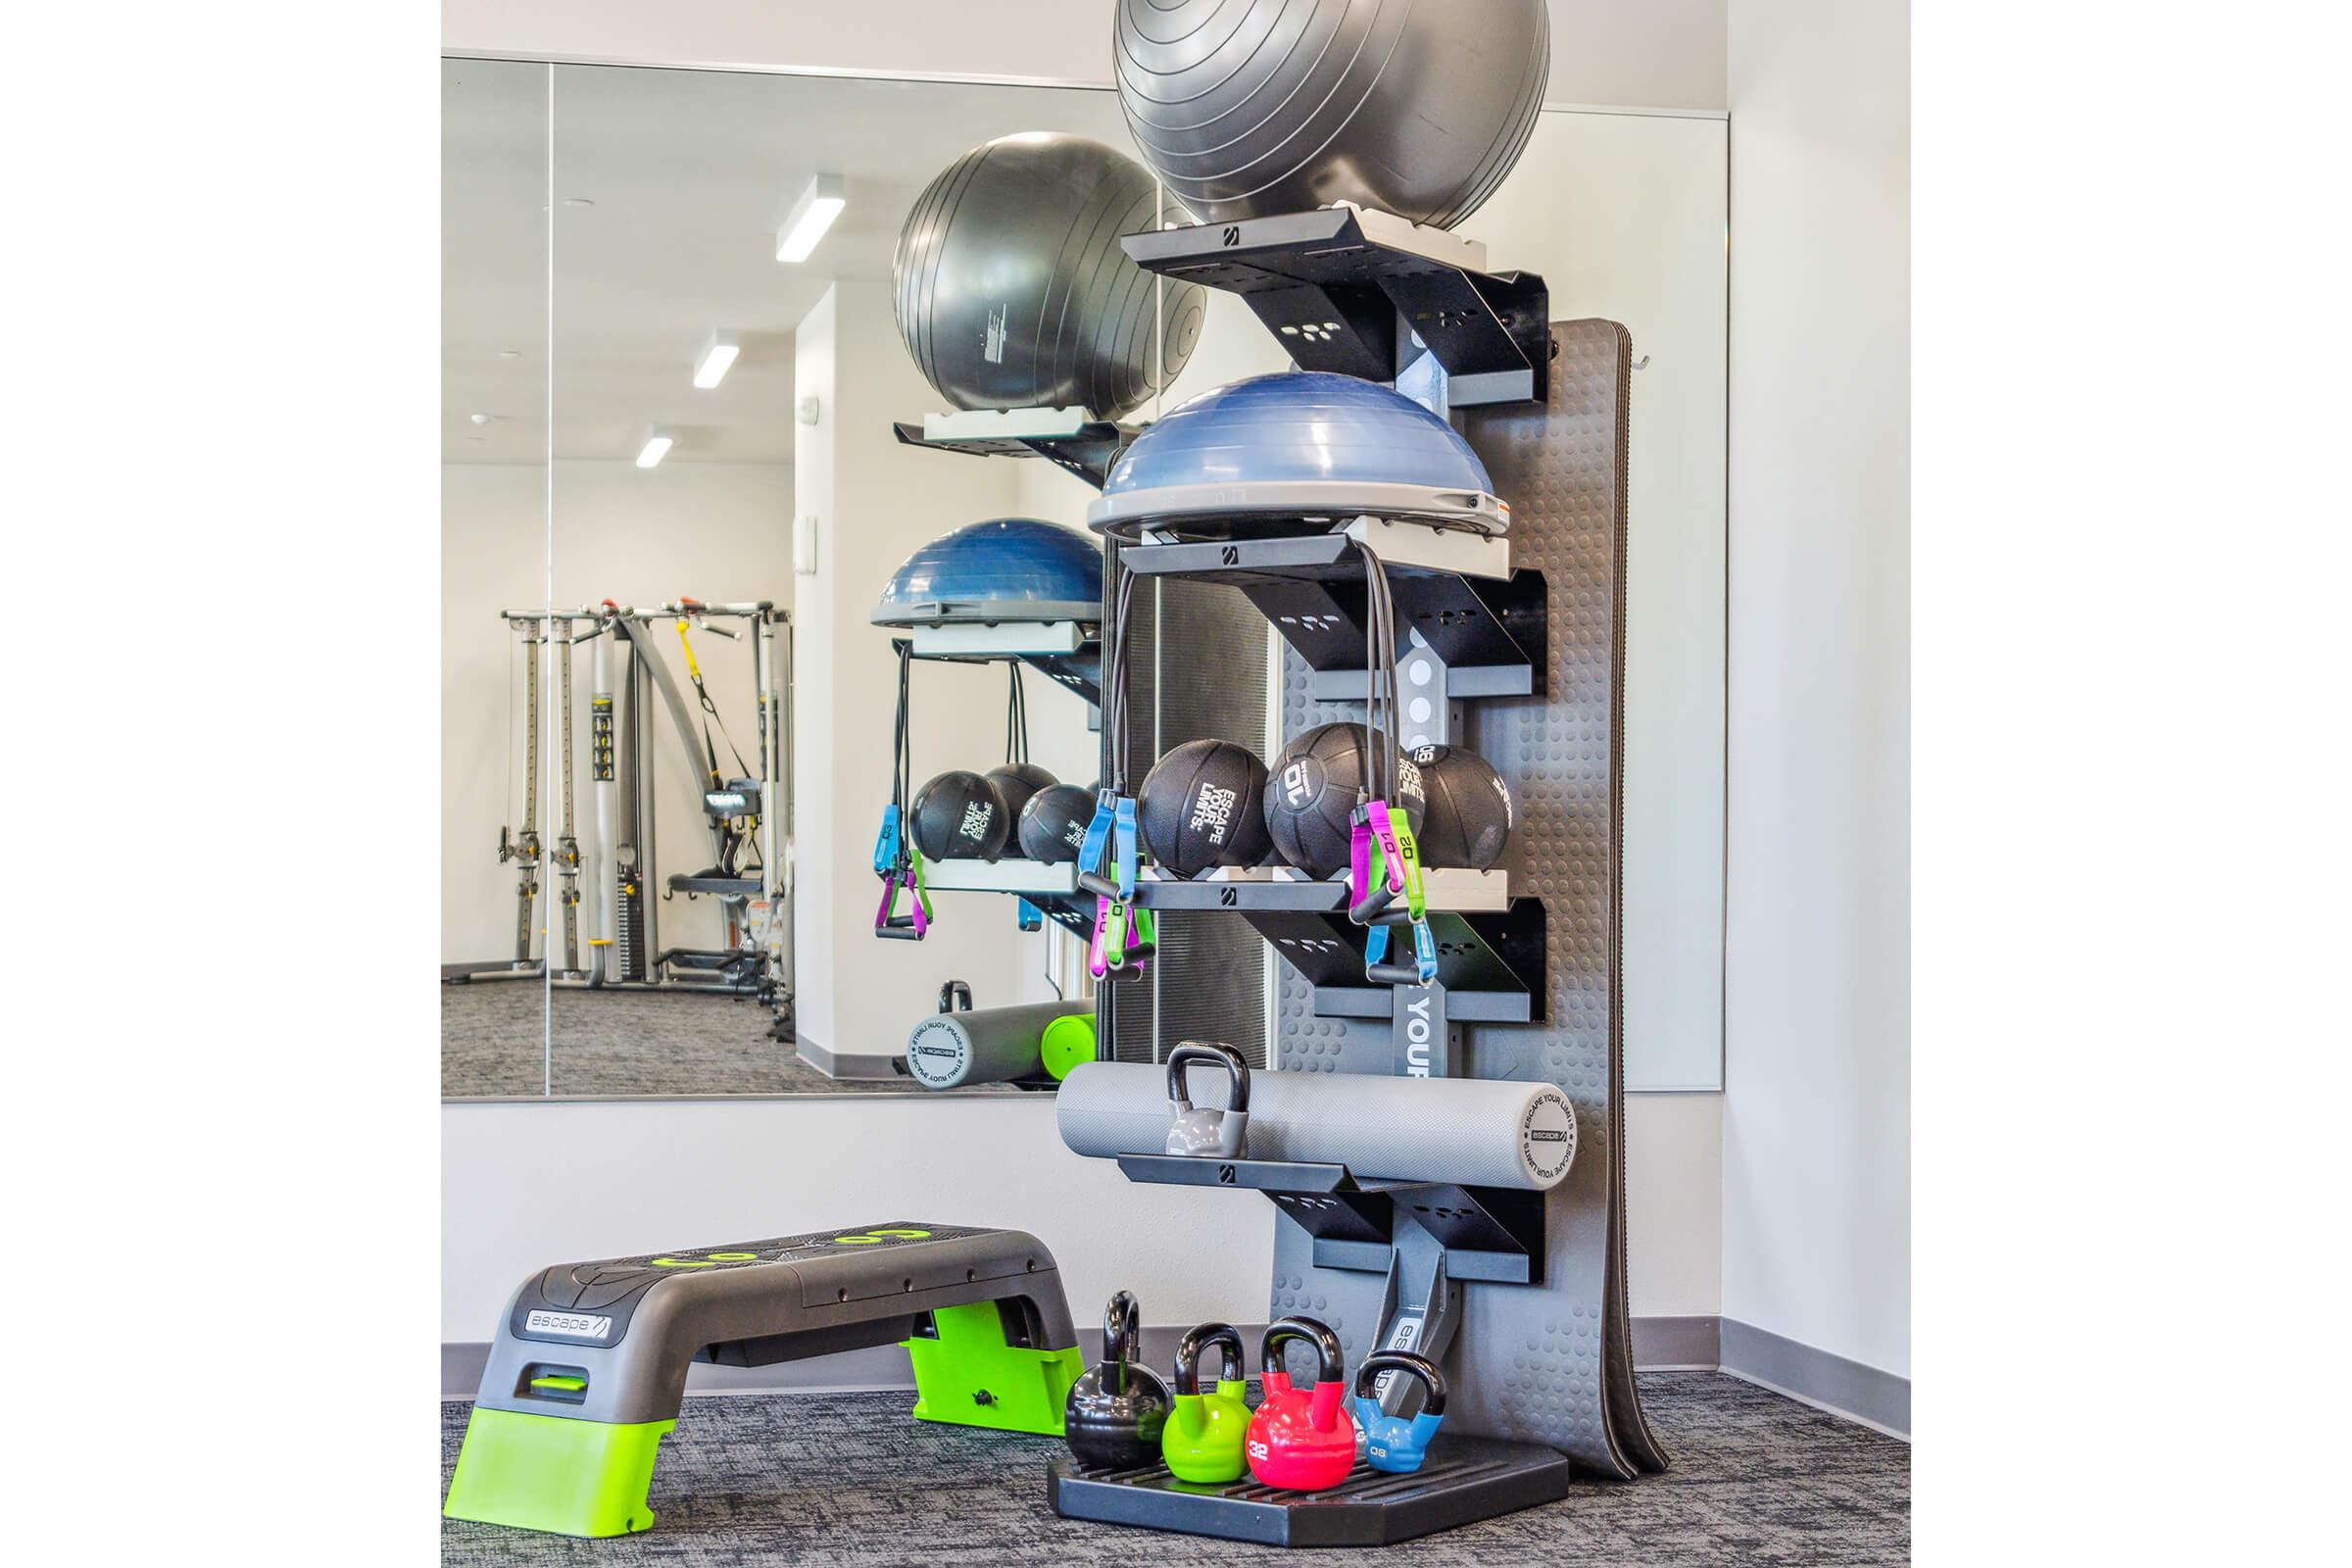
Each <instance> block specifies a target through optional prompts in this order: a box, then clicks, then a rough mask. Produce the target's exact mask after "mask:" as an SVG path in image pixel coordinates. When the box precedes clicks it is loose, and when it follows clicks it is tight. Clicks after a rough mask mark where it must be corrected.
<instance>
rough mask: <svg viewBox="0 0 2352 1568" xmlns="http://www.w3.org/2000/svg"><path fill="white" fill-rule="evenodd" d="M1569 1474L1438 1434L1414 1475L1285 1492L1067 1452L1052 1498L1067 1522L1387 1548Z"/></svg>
mask: <svg viewBox="0 0 2352 1568" xmlns="http://www.w3.org/2000/svg"><path fill="white" fill-rule="evenodd" d="M1570 1479H1571V1478H1570V1469H1569V1463H1568V1460H1567V1459H1566V1458H1565V1457H1564V1456H1563V1455H1561V1454H1559V1453H1558V1452H1556V1451H1554V1450H1553V1449H1550V1448H1546V1447H1543V1446H1538V1445H1535V1444H1526V1443H1502V1442H1497V1441H1495V1440H1493V1439H1488V1438H1470V1437H1453V1436H1440V1437H1439V1438H1438V1439H1437V1441H1436V1442H1435V1443H1434V1444H1432V1445H1431V1447H1430V1454H1429V1458H1428V1460H1427V1461H1426V1462H1424V1463H1423V1465H1422V1467H1421V1468H1420V1469H1419V1470H1417V1471H1415V1472H1413V1473H1412V1474H1410V1475H1391V1474H1389V1473H1387V1472H1385V1471H1380V1470H1375V1469H1373V1468H1371V1467H1370V1466H1369V1465H1365V1464H1360V1463H1359V1464H1358V1465H1357V1466H1356V1467H1355V1468H1354V1469H1353V1470H1352V1471H1350V1472H1348V1479H1347V1480H1346V1481H1344V1482H1342V1483H1341V1484H1340V1485H1339V1486H1336V1487H1333V1488H1331V1489H1330V1490H1328V1491H1325V1492H1282V1491H1278V1490H1276V1489H1275V1488H1273V1487H1268V1486H1264V1485H1261V1484H1260V1483H1259V1482H1257V1481H1256V1480H1254V1479H1250V1478H1244V1479H1243V1480H1240V1481H1235V1482H1230V1483H1228V1484H1226V1485H1224V1486H1209V1485H1201V1484H1198V1483H1193V1482H1185V1481H1179V1480H1177V1479H1176V1478H1175V1477H1174V1476H1172V1475H1170V1474H1169V1473H1168V1469H1167V1467H1166V1466H1165V1465H1153V1466H1152V1467H1151V1468H1150V1469H1144V1470H1091V1471H1090V1470H1081V1469H1079V1468H1078V1467H1077V1465H1076V1464H1075V1463H1073V1462H1072V1461H1070V1460H1069V1459H1067V1458H1062V1459H1056V1460H1054V1461H1053V1462H1052V1464H1051V1466H1050V1467H1049V1468H1048V1470H1047V1472H1046V1496H1047V1500H1048V1501H1049V1502H1051V1503H1052V1504H1053V1507H1054V1512H1055V1513H1057V1514H1059V1515H1060V1516H1061V1517H1063V1518H1064V1519H1086V1520H1092V1521H1094V1522H1096V1523H1098V1524H1113V1525H1135V1526H1139V1527H1141V1528H1144V1529H1147V1530H1176V1531H1182V1532H1184V1533H1185V1534H1187V1535H1195V1536H1216V1537H1220V1538H1222V1539H1224V1540H1227V1541H1248V1542H1254V1543H1256V1544H1259V1545H1266V1546H1386V1545H1392V1544H1396V1543H1397V1542H1399V1541H1410V1540H1412V1539H1413V1538H1414V1537H1416V1536H1427V1535H1433V1534H1435V1533H1436V1532H1438V1531H1441V1530H1451V1529H1453V1528H1455V1527H1456V1526H1458V1525H1466V1524H1473V1523H1475V1522H1477V1521H1478V1520H1481V1519H1493V1518H1495V1517H1496V1516H1497V1515H1500V1514H1506V1513H1514V1512H1516V1511H1518V1510H1519V1509H1521V1508H1533V1507H1537V1506H1539V1505H1541V1504H1543V1503H1546V1502H1557V1501H1558V1500H1559V1499H1560V1498H1562V1497H1565V1496H1566V1495H1568V1490H1569V1486H1570Z"/></svg>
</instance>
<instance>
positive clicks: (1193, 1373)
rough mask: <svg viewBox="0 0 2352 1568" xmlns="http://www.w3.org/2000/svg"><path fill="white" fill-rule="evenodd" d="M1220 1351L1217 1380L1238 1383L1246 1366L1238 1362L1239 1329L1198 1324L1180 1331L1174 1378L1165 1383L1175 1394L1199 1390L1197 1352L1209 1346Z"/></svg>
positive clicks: (1246, 1369)
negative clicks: (1182, 1334)
mask: <svg viewBox="0 0 2352 1568" xmlns="http://www.w3.org/2000/svg"><path fill="white" fill-rule="evenodd" d="M1212 1345H1213V1346H1215V1347H1217V1348H1218V1350H1219V1351H1220V1352H1222V1354H1221V1361H1222V1364H1221V1366H1220V1368H1219V1372H1218V1381H1219V1382H1221V1383H1239V1382H1240V1381H1242V1379H1243V1378H1244V1377H1245V1376H1246V1375H1248V1372H1249V1368H1248V1367H1247V1366H1246V1365H1244V1364H1243V1361H1242V1331H1241V1330H1240V1329H1237V1328H1235V1327H1234V1326H1233V1325H1232V1324H1230V1323H1202V1324H1199V1325H1197V1326H1195V1327H1193V1328H1189V1329H1187V1330H1185V1331H1184V1338H1183V1339H1181V1340H1178V1341H1177V1342H1176V1368H1175V1371H1176V1377H1175V1381H1174V1382H1173V1383H1171V1384H1170V1385H1169V1387H1170V1388H1172V1389H1173V1390H1174V1391H1175V1392H1176V1393H1178V1394H1182V1395H1196V1394H1199V1393H1200V1392H1201V1351H1202V1350H1205V1349H1207V1348H1209V1347H1210V1346H1212Z"/></svg>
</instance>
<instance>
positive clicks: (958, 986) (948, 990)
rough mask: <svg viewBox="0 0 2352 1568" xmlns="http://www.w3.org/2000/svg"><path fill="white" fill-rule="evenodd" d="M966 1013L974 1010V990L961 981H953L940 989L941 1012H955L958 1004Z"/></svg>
mask: <svg viewBox="0 0 2352 1568" xmlns="http://www.w3.org/2000/svg"><path fill="white" fill-rule="evenodd" d="M959 1003H960V1004H961V1005H962V1008H963V1010H964V1011H965V1012H969V1011H971V1010H972V988H971V987H970V986H969V985H968V984H966V983H965V982H963V981H961V980H951V981H949V982H948V983H947V984H946V985H944V986H941V987H940V988H939V1010H940V1011H942V1012H954V1011H956V1005H957V1004H959Z"/></svg>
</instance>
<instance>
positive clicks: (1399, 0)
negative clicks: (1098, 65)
mask: <svg viewBox="0 0 2352 1568" xmlns="http://www.w3.org/2000/svg"><path fill="white" fill-rule="evenodd" d="M1113 15H1114V23H1113V29H1112V32H1113V41H1112V70H1113V72H1114V73H1115V74H1116V76H1117V80H1118V89H1119V107H1120V108H1121V109H1123V110H1124V111H1125V112H1126V115H1127V125H1128V129H1129V130H1131V131H1132V132H1133V133H1134V135H1135V141H1136V145H1137V146H1138V147H1139V148H1141V149H1142V151H1143V154H1144V157H1145V159H1146V161H1147V162H1149V163H1150V164H1151V165H1152V168H1153V169H1155V170H1157V171H1158V172H1159V175H1160V177H1161V178H1162V179H1164V180H1165V181H1167V185H1168V191H1169V194H1171V195H1172V196H1174V197H1175V198H1176V199H1177V200H1178V201H1180V202H1182V203H1183V204H1184V205H1185V206H1186V207H1187V208H1189V209H1190V210H1191V211H1192V212H1193V213H1194V214H1195V215H1197V216H1198V217H1199V218H1201V220H1202V221H1210V222H1224V221H1231V220H1233V219H1237V218H1252V217H1257V216H1260V215H1263V214H1267V213H1287V212H1299V211H1302V210H1304V209H1307V208H1311V207H1321V206H1326V205H1329V204H1330V203H1332V202H1335V201H1343V200H1344V201H1351V202H1354V203H1356V204H1358V205H1359V206H1364V207H1377V208H1381V209H1383V210H1385V211H1387V212H1391V213H1395V214H1397V215H1398V216H1400V217H1403V218H1408V219H1411V220H1412V221H1414V222H1416V223H1432V224H1436V225H1437V226H1439V227H1441V228H1450V227H1452V226H1453V225H1454V224H1455V223H1458V222H1460V221H1462V220H1463V219H1464V218H1467V217H1468V216H1469V215H1470V214H1471V213H1473V212H1475V211H1476V210H1477V209H1478V207H1479V204H1480V203H1482V202H1484V201H1485V200H1486V199H1487V198H1488V197H1489V196H1492V195H1493V194H1494V193H1495V187H1496V186H1498V185H1500V184H1501V183H1502V181H1503V176H1505V175H1506V174H1508V173H1509V172H1511V169H1512V167H1513V166H1514V165H1516V164H1517V163H1518V162H1519V155H1520V154H1521V153H1522V152H1524V151H1526V149H1527V139H1528V137H1529V136H1530V135H1531V134H1532V133H1533V132H1534V130H1535V126H1536V115H1537V112H1538V111H1539V110H1541V109H1542V108H1543V105H1544V88H1545V87H1546V86H1547V85H1548V84H1549V80H1550V75H1551V20H1550V11H1549V8H1548V7H1547V6H1546V5H1545V4H1544V0H1119V6H1118V10H1117V11H1116V12H1115V13H1114V14H1113Z"/></svg>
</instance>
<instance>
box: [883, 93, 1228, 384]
mask: <svg viewBox="0 0 2352 1568" xmlns="http://www.w3.org/2000/svg"><path fill="white" fill-rule="evenodd" d="M1158 226H1159V192H1158V188H1157V186H1156V184H1155V183H1154V182H1153V180H1152V173H1151V171H1149V170H1147V169H1145V168H1144V167H1143V165H1141V164H1139V163H1137V162H1136V161H1135V160H1134V159H1132V158H1129V157H1128V156H1127V155H1126V154H1124V153H1122V152H1119V151H1117V150H1116V149H1114V148H1110V147H1105V146H1104V145H1103V143H1101V142H1099V141H1091V140H1089V139H1088V138H1086V137H1084V136H1068V135H1063V134H1060V133H1058V132H1054V131H1024V132H1022V133H1021V134H1019V135H1013V136H1000V137H998V138H997V139H996V140H995V141H992V142H989V143H986V144H985V145H983V146H979V147H975V148H973V149H972V150H971V151H970V152H968V153H965V154H964V155H963V156H962V157H961V158H958V159H956V162H954V163H953V164H950V165H949V166H948V167H947V169H946V170H944V171H943V172H941V173H940V175H939V177H938V178H937V179H934V180H933V181H931V184H930V187H929V188H928V189H926V190H925V191H924V192H923V194H922V195H921V196H920V197H919V198H917V199H916V201H915V204H914V209H913V211H911V212H909V213H908V214H907V222H906V225H905V226H904V227H903V228H901V229H900V230H899V246H898V252H897V254H896V255H895V256H894V257H893V258H892V260H891V285H892V298H893V305H894V308H895V310H896V312H897V315H898V321H899V335H900V336H901V337H903V338H905V339H906V340H907V353H909V354H911V355H913V356H914V363H915V366H916V368H918V369H920V370H921V371H922V372H923V378H924V379H925V380H927V381H929V382H930V383H931V384H932V385H933V386H934V387H936V388H938V390H939V395H940V396H941V397H944V398H946V399H947V400H948V402H949V403H951V404H953V405H954V406H955V407H956V408H958V409H1021V408H1055V409H1059V408H1068V407H1071V406H1072V405H1077V406H1080V407H1083V408H1085V409H1087V410H1088V411H1089V412H1091V413H1092V414H1094V415H1095V416H1096V417H1098V418H1104V419H1115V418H1117V417H1119V416H1121V415H1123V414H1126V413H1128V412H1129V411H1130V410H1132V409H1134V408H1136V407H1138V406H1139V405H1141V404H1142V403H1143V402H1144V401H1145V400H1146V399H1148V398H1150V397H1151V396H1152V392H1153V391H1154V390H1155V389H1156V388H1157V387H1158V386H1161V385H1164V384H1165V383H1166V382H1167V381H1169V380H1172V379H1173V378H1174V377H1175V375H1176V373H1177V372H1178V371H1180V370H1182V369H1183V368H1184V364H1185V361H1186V360H1188V359H1189V358H1191V356H1192V352H1193V343H1194V341H1195V339H1197V338H1198V337H1199V336H1200V335H1201V315H1202V312H1203V311H1204V309H1205V304H1204V301H1203V299H1202V297H1201V287H1200V285H1199V284H1196V283H1180V282H1175V281H1169V282H1166V283H1162V282H1161V281H1160V280H1159V279H1158V278H1155V277H1153V276H1152V274H1151V273H1149V272H1147V271H1145V270H1143V269H1142V268H1140V267H1137V266H1136V265H1135V264H1134V263H1133V262H1131V261H1129V260H1128V259H1127V253H1126V252H1125V251H1123V250H1121V249H1120V248H1119V236H1120V235H1122V234H1132V233H1136V232H1138V231H1141V230H1145V229H1152V228H1156V227H1158ZM1155 303H1156V305H1157V307H1158V309H1157V311H1156V313H1155V312H1154V304H1155ZM1155 367H1156V373H1155V370H1154V368H1155Z"/></svg>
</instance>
